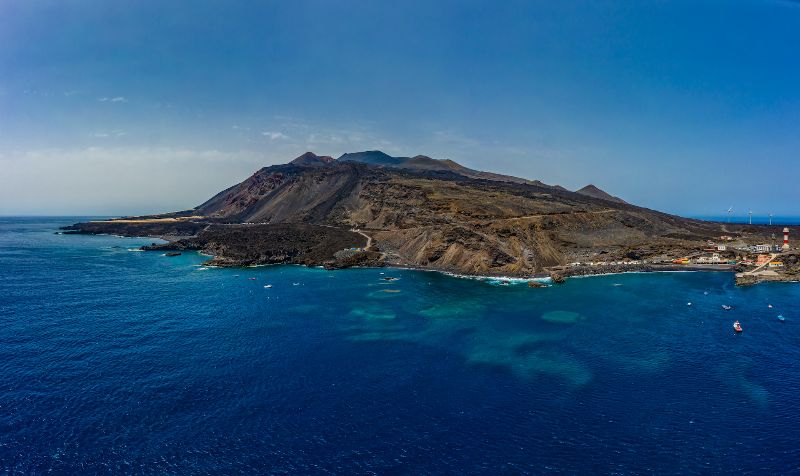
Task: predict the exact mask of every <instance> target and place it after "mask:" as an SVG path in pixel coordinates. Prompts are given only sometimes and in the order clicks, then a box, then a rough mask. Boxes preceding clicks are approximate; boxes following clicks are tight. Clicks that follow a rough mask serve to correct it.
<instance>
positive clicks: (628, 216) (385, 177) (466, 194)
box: [77, 152, 733, 275]
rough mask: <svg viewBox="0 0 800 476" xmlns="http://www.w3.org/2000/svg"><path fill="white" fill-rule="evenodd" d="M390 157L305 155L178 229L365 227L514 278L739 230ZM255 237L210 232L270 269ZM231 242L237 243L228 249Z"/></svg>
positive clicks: (424, 252)
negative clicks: (246, 225)
mask: <svg viewBox="0 0 800 476" xmlns="http://www.w3.org/2000/svg"><path fill="white" fill-rule="evenodd" d="M384 155H385V154H383V155H380V153H376V152H368V153H362V154H361V155H359V154H352V157H351V158H355V159H359V158H362V159H363V158H365V157H366V158H367V159H369V161H370V162H371V163H370V164H366V163H363V162H362V161H361V160H335V161H330V160H328V159H327V158H322V157H318V156H316V155H314V154H310V155H309V154H304V155H303V156H301V157H300V158H298V159H297V160H295V161H294V162H293V163H290V164H286V165H275V166H271V167H265V168H263V169H261V170H259V171H257V172H256V173H255V174H253V175H252V176H251V177H249V178H248V179H247V180H245V181H243V182H242V183H240V184H237V185H235V186H233V187H231V188H229V189H227V190H224V191H223V192H220V193H219V194H217V195H215V196H214V197H212V198H211V199H210V200H208V201H207V202H205V203H203V204H202V205H200V206H199V207H197V208H196V209H194V210H189V211H186V212H181V214H179V215H180V216H181V217H182V218H180V220H184V221H186V223H182V224H180V225H177V224H172V225H171V226H181V227H190V228H191V227H194V228H197V227H199V226H205V225H206V224H209V223H231V224H235V223H259V224H272V225H277V224H314V225H326V227H317V229H316V231H315V234H313V235H311V236H312V237H313V240H316V241H320V240H323V241H324V234H325V230H330V232H331V233H334V231H335V230H345V231H346V230H349V229H361V230H363V231H364V232H366V233H367V234H369V236H370V237H372V238H373V245H375V246H377V247H378V248H379V249H380V250H381V251H382V252H383V254H382V255H381V256H382V257H383V258H384V259H387V260H390V261H391V262H392V263H395V264H401V265H410V266H418V267H428V268H432V269H439V270H450V271H454V272H459V273H471V274H514V275H525V274H530V273H533V272H538V271H541V270H542V269H543V268H546V267H550V266H555V265H563V264H565V263H569V262H572V261H578V260H585V259H587V258H588V259H591V258H593V257H598V260H612V259H620V258H622V257H623V256H636V257H657V256H658V257H666V256H670V257H675V256H679V255H681V254H683V253H684V252H686V251H687V250H695V249H698V247H699V246H703V244H704V241H705V240H706V239H709V238H713V237H715V236H718V235H720V234H722V233H726V234H727V233H732V232H733V230H732V229H731V225H727V228H726V225H722V224H714V223H709V222H703V221H698V220H690V219H685V218H681V217H677V216H673V215H668V214H664V213H659V212H655V211H652V210H648V209H645V208H641V207H636V206H633V205H630V204H627V203H625V202H622V201H621V200H619V199H616V200H615V199H614V198H615V197H612V196H610V195H608V194H605V193H604V192H602V191H600V192H602V193H597V192H596V191H594V190H592V189H591V188H590V189H589V190H588V192H591V193H587V190H586V189H584V190H583V191H582V192H583V193H575V192H569V191H567V190H564V189H561V188H559V187H551V186H547V185H544V184H539V183H538V182H531V181H527V180H523V179H517V181H511V180H503V179H501V178H499V177H503V176H494V175H493V174H490V175H491V178H486V177H484V176H483V175H477V176H476V175H475V173H472V172H474V171H469V169H466V170H467V171H468V172H464V168H463V167H461V166H460V165H458V164H456V163H455V162H449V161H434V159H430V158H428V157H423V156H417V157H414V158H411V159H404V161H405V162H407V163H410V164H412V165H413V167H405V166H397V164H391V165H389V166H387V165H374V164H372V162H381V161H384V162H385V161H389V162H392V160H393V159H396V158H391V157H390V158H389V159H386V157H388V156H386V157H384ZM478 174H483V172H480V173H478ZM597 190H599V189H597ZM609 197H611V198H609ZM170 216H173V217H174V216H178V215H170ZM190 216H195V217H196V216H200V217H202V218H199V219H198V218H190ZM151 218H155V219H161V218H163V217H151ZM111 223H112V225H104V226H106V227H111V228H112V229H113V227H114V226H115V225H113V223H115V222H111ZM98 226H99V225H96V224H94V225H91V226H89V225H86V226H82V225H78V226H77V229H79V230H84V231H87V230H97V229H98ZM119 226H121V227H122V226H124V227H125V230H126V231H125V234H135V233H134V232H135V230H133V231H134V232H132V230H130V229H129V228H130V227H131V226H133V225H131V224H126V225H122V224H120V225H119ZM142 226H143V227H144V226H166V225H165V224H159V225H142ZM215 229H217V230H218V228H215ZM106 232H112V233H113V232H114V231H106ZM247 233H251V235H248V236H251V239H252V240H253V242H254V243H256V244H254V245H253V246H250V245H245V241H243V240H242V239H239V238H237V236H238V235H236V234H223V235H220V234H219V233H218V235H217V236H218V238H216V239H215V240H209V239H208V235H206V238H204V239H205V240H206V244H204V245H203V246H204V247H209V246H211V245H209V244H208V243H212V242H213V243H216V245H214V246H211V248H212V249H214V250H216V252H217V253H219V254H220V255H221V256H226V257H230V258H235V259H238V260H239V261H241V262H247V260H249V259H252V260H255V261H254V262H264V261H265V260H266V261H268V262H272V261H270V258H268V255H269V254H270V253H275V250H274V249H272V248H269V247H267V246H266V244H267V241H265V240H258V239H255V238H253V235H252V233H265V234H266V233H268V228H266V227H261V228H253V229H251V230H249V231H248V232H247ZM320 233H321V234H320ZM141 234H145V233H141ZM148 234H149V233H148ZM198 236H204V235H202V234H200V235H198ZM286 236H288V235H286ZM295 236H296V235H295ZM359 236H360V235H359ZM313 240H312V241H313ZM225 243H228V244H229V245H231V244H233V243H239V245H237V246H236V247H231V246H229V247H227V248H226V247H224V246H223V245H224V244H225ZM335 243H337V245H336V246H339V245H340V244H341V243H339V242H338V241H337V242H335ZM262 247H263V250H261V248H262ZM343 247H344V246H343ZM234 248H236V249H234ZM328 248H330V247H328V246H327V245H326V249H328ZM262 251H263V252H262ZM264 253H266V254H264ZM276 256H289V254H287V253H283V254H277V255H276ZM291 259H292V260H293V259H295V258H291ZM292 262H294V261H292Z"/></svg>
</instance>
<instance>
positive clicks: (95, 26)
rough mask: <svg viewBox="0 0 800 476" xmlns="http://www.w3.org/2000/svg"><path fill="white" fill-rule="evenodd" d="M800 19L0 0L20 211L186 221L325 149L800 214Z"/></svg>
mask: <svg viewBox="0 0 800 476" xmlns="http://www.w3.org/2000/svg"><path fill="white" fill-rule="evenodd" d="M799 32H800V3H797V2H790V1H779V0H761V1H755V0H752V1H744V0H724V1H722V0H720V1H702V0H691V1H633V2H607V1H567V0H564V1H559V2H553V1H524V2H489V1H484V2H470V1H462V2H449V1H419V2H416V1H406V2H376V1H365V2H353V1H342V2H330V1H310V2H305V1H292V2H235V1H219V2H208V1H198V2H178V1H152V2H151V1H137V2H133V1H130V2H123V1H120V2H109V1H106V0H104V1H71V2H60V1H52V2H51V1H39V0H6V1H3V2H0V214H132V213H152V212H159V211H169V210H175V209H185V208H190V207H192V206H195V205H197V204H199V203H200V202H202V201H203V200H205V199H206V198H207V197H209V196H211V195H212V194H213V193H216V192H217V191H219V190H221V189H222V188H224V187H226V186H229V185H231V184H233V183H236V182H238V181H240V180H242V179H243V178H245V177H247V176H248V175H249V174H251V173H252V172H253V171H254V170H256V169H257V168H259V167H261V166H264V165H269V164H275V163H283V162H286V161H287V160H289V159H291V158H293V157H296V156H297V155H300V154H301V153H303V152H305V151H306V150H312V151H314V152H316V153H318V154H327V155H333V156H338V155H339V154H341V153H343V152H347V151H358V150H370V149H381V150H384V151H385V152H387V153H390V154H396V155H416V154H425V155H429V156H432V157H435V158H449V159H453V160H456V161H457V162H460V163H462V164H464V165H467V166H470V167H473V168H477V169H483V170H491V171H495V172H502V173H509V174H513V175H518V176H523V177H527V178H531V179H539V180H542V181H544V182H546V183H552V184H561V185H563V186H566V187H568V188H571V189H576V188H579V187H581V186H583V185H585V184H587V183H590V182H591V183H595V184H596V185H598V186H600V187H601V188H603V189H605V190H607V191H608V192H610V193H613V194H615V195H618V196H621V197H623V198H625V199H626V200H628V201H630V202H633V203H636V204H640V205H643V206H647V207H650V208H656V209H660V210H664V211H668V212H672V213H679V214H684V215H703V214H724V210H726V209H727V208H728V207H729V206H731V205H733V206H734V207H735V209H736V211H737V213H738V214H744V213H745V212H746V210H747V209H748V208H752V209H753V211H754V213H755V214H764V215H766V213H768V212H770V211H771V212H773V213H775V214H776V215H780V214H783V215H800V186H798V184H797V182H798V177H800V162H798V160H797V158H798V152H800V86H799V85H800V33H799Z"/></svg>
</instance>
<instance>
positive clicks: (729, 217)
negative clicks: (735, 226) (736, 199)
mask: <svg viewBox="0 0 800 476" xmlns="http://www.w3.org/2000/svg"><path fill="white" fill-rule="evenodd" d="M731 213H733V207H730V208H729V209H728V223H730V222H731Z"/></svg>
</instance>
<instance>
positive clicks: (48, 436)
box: [0, 218, 800, 474]
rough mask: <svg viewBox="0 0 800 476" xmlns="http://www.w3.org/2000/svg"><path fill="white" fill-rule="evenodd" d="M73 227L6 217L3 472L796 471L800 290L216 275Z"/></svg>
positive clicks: (302, 271) (662, 279) (374, 272)
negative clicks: (738, 326) (64, 229)
mask: <svg viewBox="0 0 800 476" xmlns="http://www.w3.org/2000/svg"><path fill="white" fill-rule="evenodd" d="M75 221H78V219H77V218H54V219H44V218H0V470H2V471H5V472H9V471H11V472H16V471H19V472H23V473H44V472H51V471H52V472H55V473H62V474H63V473H78V474H93V473H182V474H186V473H193V474H196V473H213V474H221V473H247V474H252V473H277V474H323V473H339V474H370V473H377V474H387V473H390V474H421V473H450V474H465V473H483V474H508V473H526V472H527V473H535V474H541V473H549V472H552V473H584V474H598V473H622V474H625V473H628V474H642V473H657V474H664V473H681V474H700V473H703V474H708V473H719V474H731V473H751V474H774V473H792V472H795V473H796V472H799V471H800V410H798V404H797V400H798V397H799V396H800V366H799V365H798V362H799V361H800V284H791V283H789V284H763V285H759V286H755V287H750V288H745V289H737V288H736V287H734V286H733V281H732V277H731V276H730V275H729V274H723V273H719V274H717V273H653V274H625V275H615V276H606V277H593V278H582V279H572V280H569V281H568V282H567V283H566V284H564V285H561V286H554V287H551V288H547V289H529V288H528V287H527V286H525V285H510V286H502V285H497V284H496V283H494V284H493V283H489V282H481V281H475V280H467V279H458V278H453V277H449V276H444V275H441V274H438V273H427V272H416V271H401V270H378V269H357V270H344V271H333V272H329V271H325V270H322V269H309V268H304V267H297V266H276V267H262V268H251V269H206V268H204V267H202V266H200V265H201V263H202V262H203V261H204V259H205V258H204V257H203V256H200V255H198V254H184V255H182V256H179V257H172V258H170V257H165V256H162V255H161V254H159V253H146V252H137V251H131V250H134V249H136V248H137V247H138V246H140V245H141V244H143V243H147V242H150V241H152V240H149V239H146V238H142V239H131V238H117V237H111V236H67V235H55V234H53V232H54V231H55V230H56V228H57V227H58V226H60V225H63V224H68V223H72V222H75ZM382 273H385V274H382ZM387 276H392V277H398V278H400V279H399V280H397V281H392V282H389V281H385V280H383V279H382V278H384V277H387ZM249 278H255V279H252V280H251V279H249ZM268 284H271V285H272V288H265V287H264V286H265V285H268ZM705 293H708V294H705ZM689 301H691V302H692V303H693V305H692V306H687V302H689ZM722 304H729V305H732V306H733V310H731V311H724V310H722V309H721V307H720V306H721V305H722ZM768 304H772V305H773V308H771V309H770V308H768V306H767V305H768ZM779 313H780V314H783V315H784V316H785V317H786V321H785V322H783V323H782V322H780V321H779V320H778V319H777V315H778V314H779ZM735 319H739V320H740V321H741V322H742V325H743V326H744V333H743V334H740V335H735V334H734V333H733V330H732V327H731V324H732V322H733V321H734V320H735Z"/></svg>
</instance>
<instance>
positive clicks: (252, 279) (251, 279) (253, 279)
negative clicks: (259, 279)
mask: <svg viewBox="0 0 800 476" xmlns="http://www.w3.org/2000/svg"><path fill="white" fill-rule="evenodd" d="M247 279H249V280H250V281H255V280H256V278H247Z"/></svg>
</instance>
